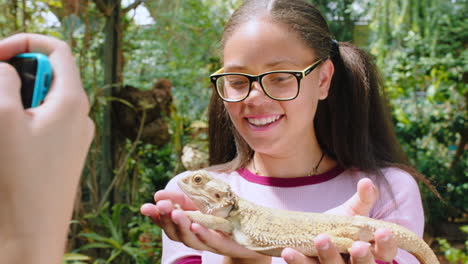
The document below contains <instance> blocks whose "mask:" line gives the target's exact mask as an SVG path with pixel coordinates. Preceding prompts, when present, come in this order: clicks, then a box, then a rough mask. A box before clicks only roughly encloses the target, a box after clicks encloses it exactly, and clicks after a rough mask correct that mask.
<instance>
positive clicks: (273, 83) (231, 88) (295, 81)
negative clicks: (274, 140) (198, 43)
mask: <svg viewBox="0 0 468 264" xmlns="http://www.w3.org/2000/svg"><path fill="white" fill-rule="evenodd" d="M327 59H328V57H326V58H322V59H319V60H318V61H316V62H314V63H313V64H312V65H310V66H308V67H307V68H305V69H304V70H302V71H269V72H265V73H262V74H260V75H249V74H245V73H237V72H229V73H222V72H223V70H224V68H221V69H219V70H218V71H216V72H215V73H213V74H212V75H211V76H210V79H211V82H212V83H213V85H214V88H215V89H216V92H217V93H218V95H219V97H221V99H223V100H224V101H226V102H240V101H243V100H245V99H246V98H247V97H248V96H249V94H250V91H251V90H252V82H258V83H260V86H261V87H262V90H263V92H264V93H265V94H266V95H267V96H268V97H270V98H271V99H273V100H278V101H289V100H293V99H295V98H296V97H297V96H298V95H299V90H300V87H301V80H302V79H303V78H304V77H306V76H307V75H308V74H309V73H311V72H312V71H313V70H314V69H315V68H317V66H319V65H320V63H322V62H323V61H325V60H327Z"/></svg>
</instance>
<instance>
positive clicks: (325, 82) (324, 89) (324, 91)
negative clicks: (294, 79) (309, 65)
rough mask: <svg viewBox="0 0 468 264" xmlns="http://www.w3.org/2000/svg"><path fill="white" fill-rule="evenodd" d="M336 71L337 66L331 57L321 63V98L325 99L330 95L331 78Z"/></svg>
mask: <svg viewBox="0 0 468 264" xmlns="http://www.w3.org/2000/svg"><path fill="white" fill-rule="evenodd" d="M334 72H335V66H334V65H333V62H332V61H331V59H328V60H326V61H324V62H323V63H322V65H320V73H319V99H320V100H324V99H326V98H327V96H328V91H329V90H330V85H331V80H332V77H333V73H334Z"/></svg>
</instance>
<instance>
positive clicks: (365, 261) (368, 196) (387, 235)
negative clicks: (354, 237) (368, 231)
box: [282, 178, 398, 264]
mask: <svg viewBox="0 0 468 264" xmlns="http://www.w3.org/2000/svg"><path fill="white" fill-rule="evenodd" d="M377 198H378V191H377V188H376V187H375V186H374V184H373V183H372V181H371V180H370V179H367V178H366V179H362V180H360V181H359V183H358V187H357V192H356V194H354V195H353V197H351V198H350V199H349V200H348V201H346V202H345V203H344V204H342V205H340V206H338V207H336V208H334V209H331V210H329V211H327V213H331V214H338V215H351V216H354V215H363V216H367V215H369V212H370V210H371V209H372V207H373V205H374V203H375V202H376V201H377ZM374 241H375V244H374V246H373V247H371V244H369V243H367V242H363V241H356V242H354V243H353V246H352V247H351V248H350V249H349V250H348V251H349V254H350V257H349V259H345V258H343V257H342V255H341V254H339V253H338V251H337V249H336V248H335V246H334V245H333V243H332V242H331V241H330V237H329V236H328V235H325V234H322V235H318V236H317V237H315V238H314V243H315V246H316V248H317V251H318V255H319V256H318V257H314V258H311V257H307V256H304V255H303V254H301V253H299V252H298V251H296V250H293V249H290V248H287V249H285V250H283V252H282V257H283V259H284V260H285V261H286V262H287V263H288V264H319V263H320V264H345V263H352V264H375V263H376V260H380V261H383V262H390V263H391V262H392V261H393V259H394V258H395V257H396V254H397V249H398V248H397V245H396V241H395V239H394V237H393V234H392V232H391V231H389V230H386V229H379V230H377V231H376V232H375V234H374Z"/></svg>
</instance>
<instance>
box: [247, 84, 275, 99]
mask: <svg viewBox="0 0 468 264" xmlns="http://www.w3.org/2000/svg"><path fill="white" fill-rule="evenodd" d="M268 99H270V98H269V97H268V96H267V95H266V94H265V92H263V89H262V86H261V85H260V83H259V82H258V81H254V82H252V89H251V90H250V93H249V96H247V98H245V102H246V103H247V104H259V103H261V102H263V101H265V100H268Z"/></svg>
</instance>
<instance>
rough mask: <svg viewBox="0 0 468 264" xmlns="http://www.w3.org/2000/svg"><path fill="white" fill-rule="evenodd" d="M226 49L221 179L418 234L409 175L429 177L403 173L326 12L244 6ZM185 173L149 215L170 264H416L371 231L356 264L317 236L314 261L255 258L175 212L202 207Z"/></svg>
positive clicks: (218, 132)
mask: <svg viewBox="0 0 468 264" xmlns="http://www.w3.org/2000/svg"><path fill="white" fill-rule="evenodd" d="M221 44H222V58H223V68H221V69H220V70H219V71H217V72H216V73H214V74H213V75H211V77H210V78H211V81H212V82H213V85H214V88H215V89H214V90H213V96H212V100H211V103H210V114H209V117H210V121H209V136H210V163H211V164H212V165H215V166H212V167H210V168H208V170H209V171H211V173H212V175H213V176H214V177H217V178H220V179H222V180H224V181H226V182H228V183H229V184H230V185H231V187H232V189H233V191H234V192H236V193H237V194H239V195H240V196H241V197H243V198H245V199H248V200H251V201H253V202H255V203H257V204H259V205H263V206H268V207H273V208H280V209H287V210H296V211H306V212H328V213H339V214H348V215H355V214H361V215H368V216H370V217H373V218H376V219H381V220H385V221H391V222H395V223H398V224H400V225H403V226H405V227H407V228H409V229H410V230H412V231H414V232H415V233H417V234H418V235H420V236H422V233H423V228H424V226H423V225H424V214H423V210H422V204H421V198H420V194H419V190H418V186H417V184H416V181H415V180H414V179H413V177H412V175H413V176H416V177H421V176H418V175H419V174H417V173H416V172H414V171H413V170H412V169H410V168H409V167H408V166H407V161H406V159H405V158H404V155H403V153H402V150H401V148H400V146H399V144H398V142H397V140H396V137H395V134H394V132H393V127H392V125H391V120H390V117H389V112H388V109H387V105H386V104H385V100H384V98H383V97H382V89H381V88H382V85H381V82H380V80H379V78H378V75H377V70H376V68H375V66H374V65H373V64H372V63H371V60H370V58H369V56H368V55H366V54H365V53H364V52H363V51H361V50H359V49H357V48H356V47H354V46H352V45H351V44H348V43H338V42H336V41H334V40H333V39H332V37H331V36H330V32H329V30H328V26H327V23H326V21H325V20H324V18H323V17H322V15H321V14H320V13H319V11H318V10H317V9H316V8H314V7H313V6H311V5H310V4H308V3H306V2H304V1H300V0H295V1H292V0H251V1H246V2H245V3H244V4H243V5H242V6H241V7H240V8H239V9H238V10H237V11H235V13H234V14H233V15H232V17H231V18H230V20H229V21H228V23H227V25H226V27H225V30H224V34H223V39H222V42H221ZM183 175H184V173H182V175H179V176H176V177H175V178H174V179H173V180H171V182H170V183H169V184H168V186H167V188H166V189H165V190H164V191H160V192H158V193H157V194H156V195H155V201H156V202H157V204H156V205H151V204H146V205H143V207H142V209H141V211H142V213H143V214H145V215H147V216H150V217H151V218H152V220H153V221H154V222H155V223H156V224H158V225H159V226H161V227H162V228H163V229H164V232H165V234H164V237H163V260H162V262H163V263H179V264H180V263H200V262H202V263H285V262H286V263H334V264H336V263H348V261H351V263H354V264H357V263H359V264H360V263H376V262H377V263H383V262H392V261H393V263H399V264H404V263H405V264H406V263H417V260H416V259H415V258H413V257H412V256H411V255H409V254H408V253H407V252H403V251H399V250H397V248H396V246H395V242H394V240H393V237H392V234H391V232H389V231H388V230H378V231H377V232H376V233H375V247H374V249H372V250H371V248H370V244H368V243H364V242H355V243H354V245H353V247H352V248H350V249H349V252H350V257H349V259H345V258H343V257H342V256H341V255H340V254H338V252H337V251H336V249H335V247H334V246H333V244H332V243H331V242H330V239H329V237H328V236H327V235H320V236H318V237H316V238H312V237H311V238H310V239H311V241H312V240H313V241H314V242H315V245H316V247H317V249H318V252H319V257H318V258H309V257H305V256H303V255H301V254H299V253H298V252H296V251H294V250H292V249H285V250H284V251H283V253H282V258H271V257H267V256H263V255H260V254H258V253H255V252H252V251H249V250H247V249H244V248H242V247H240V246H239V245H238V244H236V243H235V242H233V241H232V240H230V239H229V238H228V237H226V236H224V235H222V234H220V233H217V232H216V231H213V230H208V229H206V228H204V227H202V226H200V225H198V224H193V223H191V222H190V220H189V219H188V218H187V217H186V216H185V215H184V213H183V211H181V210H172V208H173V207H172V206H173V203H178V204H180V205H181V207H182V208H183V209H184V210H196V207H195V206H194V204H193V203H191V201H190V200H188V199H187V198H185V196H184V195H183V194H182V193H181V191H180V189H179V188H178V187H177V185H176V182H177V180H178V179H179V178H180V177H181V176H183ZM377 189H378V190H380V194H377ZM353 194H354V195H353ZM350 197H351V198H350ZM377 197H378V199H377Z"/></svg>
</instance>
